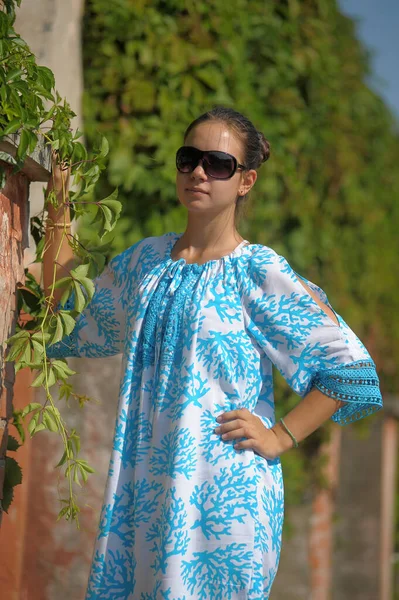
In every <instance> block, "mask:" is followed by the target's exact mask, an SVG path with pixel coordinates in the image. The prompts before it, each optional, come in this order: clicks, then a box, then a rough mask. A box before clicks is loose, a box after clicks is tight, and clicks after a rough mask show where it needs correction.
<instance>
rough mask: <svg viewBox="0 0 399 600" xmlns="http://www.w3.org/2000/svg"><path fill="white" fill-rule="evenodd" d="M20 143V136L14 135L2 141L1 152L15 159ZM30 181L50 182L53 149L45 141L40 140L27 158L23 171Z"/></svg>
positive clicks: (0, 143) (0, 141) (0, 144)
mask: <svg viewBox="0 0 399 600" xmlns="http://www.w3.org/2000/svg"><path fill="white" fill-rule="evenodd" d="M18 142H19V134H18V133H13V134H11V135H8V136H7V137H6V138H3V139H2V140H0V151H1V152H6V153H7V154H9V155H10V156H12V158H15V156H16V153H17V147H18ZM21 172H22V173H24V174H25V175H26V176H27V177H28V179H29V180H30V181H48V180H49V179H50V173H51V149H50V146H48V145H47V144H46V143H45V141H44V139H43V138H41V139H39V142H38V144H37V146H36V148H35V151H34V152H33V153H32V154H30V155H29V156H27V158H26V160H25V163H24V166H23V167H22V169H21Z"/></svg>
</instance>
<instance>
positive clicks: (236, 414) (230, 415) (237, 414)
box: [216, 408, 251, 423]
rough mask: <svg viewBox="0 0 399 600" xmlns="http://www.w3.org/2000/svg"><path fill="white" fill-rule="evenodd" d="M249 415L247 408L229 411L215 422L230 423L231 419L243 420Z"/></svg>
mask: <svg viewBox="0 0 399 600" xmlns="http://www.w3.org/2000/svg"><path fill="white" fill-rule="evenodd" d="M250 414H251V413H250V411H249V410H248V409H247V408H237V409H235V410H229V411H227V412H225V413H222V414H221V415H219V416H218V418H217V419H216V420H217V421H218V422H219V423H221V422H224V421H231V419H240V418H241V419H245V418H246V417H247V416H248V415H250Z"/></svg>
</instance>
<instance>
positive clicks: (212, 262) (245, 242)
mask: <svg viewBox="0 0 399 600" xmlns="http://www.w3.org/2000/svg"><path fill="white" fill-rule="evenodd" d="M171 233H172V235H174V236H175V239H173V240H172V244H171V246H169V249H168V253H167V258H168V261H169V262H171V263H172V264H182V265H184V266H187V267H190V266H192V267H206V266H211V265H217V264H219V263H220V262H221V261H223V260H224V259H226V258H233V257H234V256H235V255H236V254H238V252H239V251H240V250H241V248H242V247H244V246H248V245H250V242H249V241H248V240H242V241H241V242H240V243H239V244H238V246H236V247H235V248H234V250H232V251H231V252H229V253H228V254H224V255H223V256H220V257H219V258H214V259H211V260H207V261H205V262H204V263H188V262H187V261H186V259H185V258H177V259H174V258H172V252H173V248H174V247H175V245H176V242H177V241H178V240H179V239H180V238H181V237H182V235H183V233H184V232H182V233H176V232H171Z"/></svg>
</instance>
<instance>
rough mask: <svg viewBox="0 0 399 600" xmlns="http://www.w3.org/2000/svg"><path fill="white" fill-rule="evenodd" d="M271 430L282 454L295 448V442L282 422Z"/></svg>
mask: <svg viewBox="0 0 399 600" xmlns="http://www.w3.org/2000/svg"><path fill="white" fill-rule="evenodd" d="M271 429H272V431H273V433H274V434H275V436H276V438H277V440H278V444H279V447H280V454H282V453H283V452H286V451H287V450H291V448H294V440H293V439H292V437H291V436H290V435H289V433H288V432H287V430H286V429H285V428H284V427H283V425H282V424H281V423H280V422H277V423H275V425H273V427H272V428H271Z"/></svg>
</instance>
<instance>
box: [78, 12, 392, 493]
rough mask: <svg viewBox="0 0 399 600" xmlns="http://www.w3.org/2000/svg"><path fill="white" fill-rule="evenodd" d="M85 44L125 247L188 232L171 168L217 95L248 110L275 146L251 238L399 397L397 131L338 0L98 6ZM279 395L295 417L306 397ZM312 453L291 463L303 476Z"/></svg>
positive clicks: (252, 209)
mask: <svg viewBox="0 0 399 600" xmlns="http://www.w3.org/2000/svg"><path fill="white" fill-rule="evenodd" d="M83 52H84V79H85V94H84V118H85V133H86V136H87V139H88V141H89V143H90V142H91V141H92V140H94V139H95V135H96V132H97V131H101V133H103V134H105V135H106V136H107V137H108V139H109V142H110V147H111V151H110V155H109V156H110V158H109V169H108V170H107V178H106V179H103V180H102V181H101V182H100V187H99V194H101V195H104V193H107V191H110V190H112V189H113V187H114V186H115V185H118V186H119V191H120V196H121V198H122V200H123V204H124V212H123V217H122V219H121V221H120V224H119V228H118V230H117V231H118V233H117V236H116V237H115V239H114V242H113V244H114V251H115V252H117V251H121V250H122V249H124V248H126V247H127V246H128V245H130V244H132V243H134V242H135V241H136V240H138V239H140V238H142V237H145V236H148V235H160V234H162V233H164V232H166V231H182V230H183V229H184V226H185V222H186V218H185V209H184V208H182V207H181V206H180V205H179V202H178V200H177V198H176V193H175V166H174V159H175V152H176V149H177V148H178V147H179V145H181V142H182V134H183V131H184V129H185V128H186V126H187V125H188V124H189V123H190V122H191V120H192V119H194V118H195V117H197V116H198V115H199V114H201V113H202V112H204V111H205V110H206V109H209V108H211V107H212V106H213V105H215V104H224V105H227V106H232V107H234V108H236V109H237V110H239V111H242V112H243V113H245V114H246V115H247V116H248V117H249V118H250V119H251V120H252V121H253V122H254V124H255V125H256V126H257V127H258V128H259V129H260V130H262V131H263V133H264V134H265V135H266V137H267V138H268V139H269V140H270V142H271V147H272V155H271V158H270V160H269V162H268V163H266V164H265V165H263V166H262V168H261V169H260V172H259V179H258V181H257V184H256V186H255V188H254V190H253V195H252V198H251V200H250V205H249V211H248V213H247V217H246V219H245V220H244V221H242V223H241V225H240V233H241V234H242V235H243V236H244V237H245V238H247V239H249V240H251V241H252V242H254V243H255V242H257V243H263V244H266V245H269V246H271V247H273V248H274V249H275V250H277V251H278V252H280V253H282V254H283V255H285V256H286V257H287V259H288V260H289V261H290V262H291V264H292V265H293V267H294V268H295V269H296V270H297V271H299V272H300V273H302V274H303V275H305V276H307V277H308V278H309V279H311V280H312V281H314V282H315V283H318V284H319V285H321V286H322V287H323V288H324V289H325V290H326V292H327V294H328V296H329V299H330V301H331V302H332V303H333V305H334V307H335V308H336V310H337V311H338V312H340V313H341V314H342V316H343V317H344V318H345V320H347V321H348V322H349V323H350V325H351V327H352V328H353V329H354V330H355V332H356V333H357V334H358V335H359V336H360V337H361V338H362V339H363V341H364V342H365V343H366V344H367V346H368V347H369V349H370V351H371V353H372V356H373V358H374V359H375V360H376V362H377V365H378V369H379V372H380V374H381V378H382V380H383V386H384V390H386V391H390V392H394V391H395V389H397V388H398V374H397V373H396V372H395V371H396V370H395V365H397V364H398V362H399V360H398V359H399V318H398V315H399V296H398V294H397V293H396V292H395V288H396V284H397V272H398V269H397V259H398V256H399V235H398V233H397V232H398V229H399V201H398V200H399V199H398V187H399V186H398V182H399V171H398V168H397V165H398V163H399V139H398V135H397V124H396V123H395V122H394V121H393V117H392V116H391V114H390V112H389V110H388V109H387V107H386V106H385V105H384V103H383V101H382V100H381V98H379V97H378V96H377V95H376V94H375V93H374V92H373V91H372V90H371V89H370V88H369V86H368V84H367V77H368V75H369V73H370V67H369V57H368V55H367V53H366V51H365V49H364V48H363V47H362V45H361V44H360V43H359V42H358V40H357V39H356V36H355V29H354V24H353V22H352V21H351V20H350V19H349V18H347V17H346V16H344V15H343V14H341V13H340V12H339V10H338V7H337V4H336V2H335V0H307V1H306V2H303V1H299V0H285V1H284V0H270V1H269V2H264V0H252V1H251V2H246V1H244V0H231V1H230V2H226V1H225V0H208V1H206V2H201V1H197V2H190V3H189V2H183V1H181V0H163V1H161V0H117V1H116V2H112V3H110V2H109V1H105V0H88V1H87V2H86V9H85V16H84V25H83ZM278 390H279V393H278V398H279V402H278V406H279V409H278V410H279V411H280V410H281V412H284V411H285V410H286V409H287V407H288V406H289V405H291V404H292V403H293V402H294V401H295V402H296V401H297V398H296V399H293V398H292V395H291V394H290V393H288V392H287V390H286V389H285V388H283V386H281V385H280V383H279V385H278ZM315 439H318V438H317V436H316V438H315V437H313V436H312V438H311V439H310V441H308V442H307V443H306V444H305V456H306V457H308V455H309V456H311V455H312V451H311V450H312V449H313V448H314V446H315V445H316V447H317V445H318V444H317V443H316V444H315V441H314V440H315ZM308 450H309V452H308V454H306V453H307V451H308ZM302 459H303V457H302V458H300V457H299V456H298V458H297V459H294V458H291V459H290V460H291V461H295V460H297V461H298V465H296V468H294V469H292V471H293V473H294V472H295V473H301V478H302V479H301V480H302V481H305V480H306V481H307V476H306V475H305V473H306V472H307V469H306V468H305V467H303V468H299V467H300V464H299V463H301V461H302ZM305 462H306V461H305ZM301 464H302V463H301ZM306 464H308V463H306ZM298 485H299V484H298ZM300 488H301V486H300V485H299V487H298V488H296V487H295V485H293V486H292V491H294V489H300Z"/></svg>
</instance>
